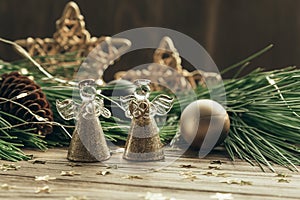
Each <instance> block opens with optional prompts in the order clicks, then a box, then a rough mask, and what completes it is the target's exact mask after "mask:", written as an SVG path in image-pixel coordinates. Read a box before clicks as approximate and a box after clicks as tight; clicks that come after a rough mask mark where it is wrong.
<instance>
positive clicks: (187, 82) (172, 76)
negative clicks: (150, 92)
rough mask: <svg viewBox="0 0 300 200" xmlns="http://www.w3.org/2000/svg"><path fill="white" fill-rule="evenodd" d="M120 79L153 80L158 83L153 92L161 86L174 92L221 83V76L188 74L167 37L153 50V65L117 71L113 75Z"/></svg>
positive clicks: (203, 73)
mask: <svg viewBox="0 0 300 200" xmlns="http://www.w3.org/2000/svg"><path fill="white" fill-rule="evenodd" d="M157 77H160V78H159V79H158V78H157ZM121 78H122V79H126V80H129V81H134V80H136V79H141V78H147V79H149V80H152V78H153V79H155V80H157V81H159V83H158V84H153V89H154V90H163V88H162V87H161V86H162V85H169V86H171V87H172V90H174V91H182V90H190V89H194V88H196V87H197V86H199V85H202V86H203V87H206V86H207V85H214V84H215V83H218V82H220V81H221V76H220V75H219V74H217V73H214V72H205V71H202V70H194V71H192V72H189V71H187V70H186V69H184V68H183V67H182V65H181V58H180V55H179V52H178V50H177V49H176V48H175V45H174V43H173V41H172V39H171V38H170V37H168V36H165V37H163V38H162V39H161V41H160V43H159V46H158V48H157V49H156V50H155V52H154V54H153V64H151V65H149V66H147V67H146V68H144V69H132V70H128V71H119V72H117V73H116V74H115V79H121ZM207 83H209V84H207Z"/></svg>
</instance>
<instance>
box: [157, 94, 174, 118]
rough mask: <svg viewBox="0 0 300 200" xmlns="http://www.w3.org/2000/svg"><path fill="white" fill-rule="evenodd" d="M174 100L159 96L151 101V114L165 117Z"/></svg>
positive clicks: (163, 95) (162, 95)
mask: <svg viewBox="0 0 300 200" xmlns="http://www.w3.org/2000/svg"><path fill="white" fill-rule="evenodd" d="M173 102H174V98H172V97H169V96H167V95H165V94H160V95H158V96H157V97H155V98H154V99H153V100H152V101H151V104H152V105H151V114H153V115H160V116H162V115H166V114H167V113H168V112H169V111H170V110H171V108H172V106H173Z"/></svg>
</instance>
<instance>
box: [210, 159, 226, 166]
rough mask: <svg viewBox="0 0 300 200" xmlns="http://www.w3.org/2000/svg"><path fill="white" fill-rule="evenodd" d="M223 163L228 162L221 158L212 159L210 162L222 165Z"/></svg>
mask: <svg viewBox="0 0 300 200" xmlns="http://www.w3.org/2000/svg"><path fill="white" fill-rule="evenodd" d="M223 163H226V162H224V161H221V160H212V161H210V164H218V165H222V164H223Z"/></svg>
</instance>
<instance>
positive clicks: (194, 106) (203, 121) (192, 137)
mask: <svg viewBox="0 0 300 200" xmlns="http://www.w3.org/2000/svg"><path fill="white" fill-rule="evenodd" d="M229 129H230V120H229V116H228V114H227V112H226V110H225V108H224V107H223V106H222V105H221V104H219V103H217V102H216V101H213V100H209V99H203V100H197V101H194V102H192V103H191V104H189V105H188V106H187V107H186V108H185V109H184V111H183V112H182V115H181V118H180V131H181V135H182V137H183V139H184V140H185V141H186V142H187V143H188V144H190V146H191V147H192V148H194V149H200V148H201V146H202V145H203V147H202V148H206V149H209V148H210V147H211V148H212V147H214V146H216V145H218V144H220V143H222V142H223V141H224V140H225V138H226V137H227V135H228V133H229Z"/></svg>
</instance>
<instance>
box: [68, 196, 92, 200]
mask: <svg viewBox="0 0 300 200" xmlns="http://www.w3.org/2000/svg"><path fill="white" fill-rule="evenodd" d="M65 200H88V198H87V197H86V196H80V197H77V196H70V197H67V198H65Z"/></svg>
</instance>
